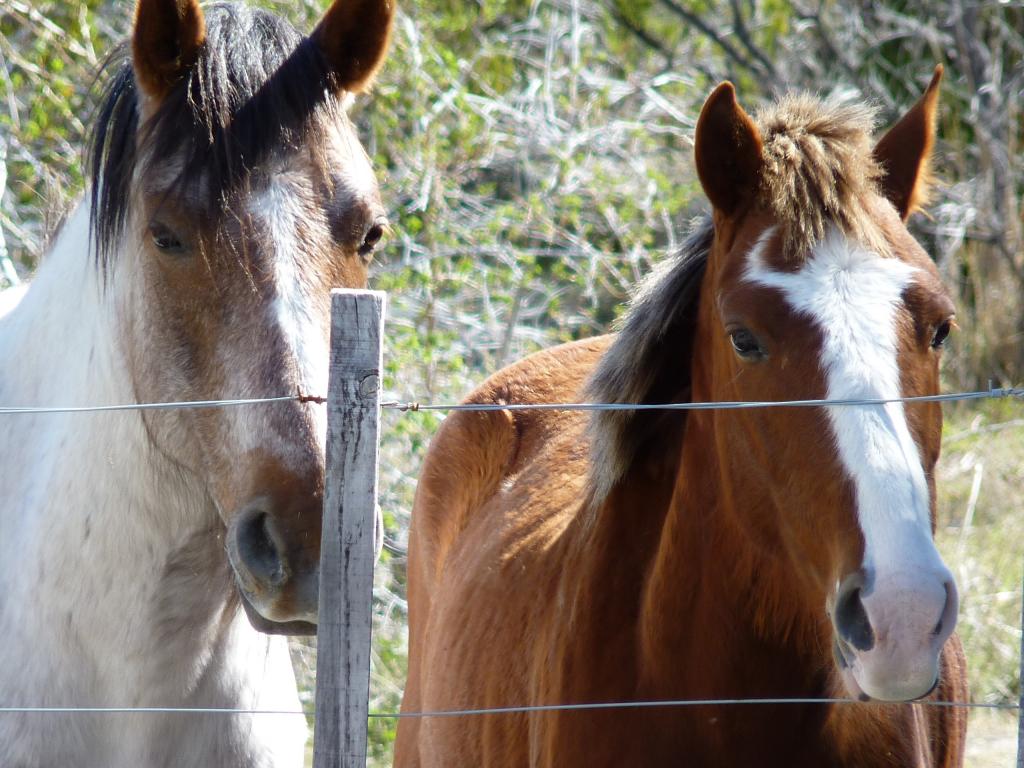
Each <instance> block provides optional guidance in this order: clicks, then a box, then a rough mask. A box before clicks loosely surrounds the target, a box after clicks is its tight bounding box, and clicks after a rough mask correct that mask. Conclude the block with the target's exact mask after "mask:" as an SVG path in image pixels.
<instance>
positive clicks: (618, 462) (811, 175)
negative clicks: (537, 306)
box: [587, 94, 887, 501]
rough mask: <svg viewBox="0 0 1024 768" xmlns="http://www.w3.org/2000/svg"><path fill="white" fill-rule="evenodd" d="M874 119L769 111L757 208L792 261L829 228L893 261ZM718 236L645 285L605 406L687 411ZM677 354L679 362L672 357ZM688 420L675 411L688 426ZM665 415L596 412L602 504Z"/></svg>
mask: <svg viewBox="0 0 1024 768" xmlns="http://www.w3.org/2000/svg"><path fill="white" fill-rule="evenodd" d="M874 120H875V110H873V109H872V108H870V107H867V106H864V105H856V104H842V103H835V102H829V101H822V100H821V99H817V98H815V97H813V96H810V95H808V94H798V95H791V96H787V97H785V98H783V99H781V100H780V101H779V102H778V103H775V104H771V105H769V106H766V107H764V108H763V109H761V110H760V111H759V112H758V113H757V116H756V118H755V121H754V122H755V124H756V125H757V128H758V130H759V131H760V134H761V139H762V142H763V146H762V158H763V166H762V170H761V185H760V189H759V190H758V197H757V200H756V202H755V204H757V205H759V206H761V207H763V208H765V209H766V210H769V211H771V212H772V214H773V215H774V216H775V218H776V219H777V220H778V222H779V226H780V229H781V231H782V233H783V243H784V245H783V247H784V249H785V252H786V254H787V258H789V259H797V258H800V257H801V256H802V255H803V254H806V253H808V252H809V251H810V250H811V248H813V246H814V245H815V243H817V242H818V241H819V240H820V239H822V238H823V237H824V236H825V232H826V229H827V227H828V226H829V224H830V223H831V224H835V225H836V226H838V227H839V228H840V229H841V230H842V231H843V232H844V234H846V235H848V236H849V237H851V238H853V239H855V240H858V241H860V242H862V243H864V244H865V245H868V246H869V247H871V248H872V249H873V250H875V251H876V252H879V253H885V252H886V250H887V247H886V245H885V242H884V239H883V238H882V236H881V234H880V233H879V232H878V230H877V228H876V226H875V225H874V224H873V223H872V220H871V218H870V215H869V213H868V210H867V207H866V205H865V203H866V201H867V200H868V199H870V198H871V197H872V196H874V195H877V194H878V193H879V187H878V185H879V181H880V178H881V176H882V169H881V167H880V165H879V163H878V161H877V160H876V159H875V157H874V155H873V154H872V140H871V134H872V132H873V130H874ZM713 234H714V231H713V228H712V222H711V217H710V216H704V217H702V218H700V219H698V220H697V221H696V222H695V223H694V225H693V230H692V233H691V235H690V237H689V238H688V239H687V241H686V242H685V243H684V244H683V247H682V248H681V249H680V251H679V253H678V254H676V255H675V256H673V257H671V258H669V259H667V260H666V261H664V262H662V263H661V264H659V265H658V266H657V267H656V268H655V269H654V271H653V272H652V273H651V274H650V275H648V277H647V278H646V279H645V280H644V281H643V282H642V283H641V284H640V286H639V287H638V289H637V292H636V294H635V296H634V298H633V300H632V302H631V303H630V308H629V310H628V312H627V313H626V315H625V317H624V319H623V321H622V323H621V327H620V330H619V333H618V336H617V338H616V340H615V343H614V344H613V345H612V347H611V348H610V349H609V350H608V353H607V354H606V355H605V356H604V358H603V359H602V360H601V362H600V364H599V365H598V367H597V369H596V370H595V371H594V375H593V377H592V378H591V380H590V382H589V384H588V386H587V396H588V398H589V399H590V400H592V401H594V402H601V403H656V402H680V401H682V402H685V401H686V400H688V399H689V391H688V384H687V383H688V381H689V368H688V366H689V359H690V355H691V352H692V341H693V339H692V335H693V318H694V316H695V313H696V309H697V307H696V304H697V299H698V293H699V290H698V289H699V283H700V278H701V277H702V275H703V274H704V264H705V262H706V259H707V255H708V251H709V250H710V248H711V241H712V237H713ZM667 348H671V349H672V350H673V352H672V354H666V353H665V350H666V349H667ZM684 413H685V412H674V414H675V417H676V419H677V420H678V421H679V422H682V421H683V419H684ZM665 417H666V412H664V411H662V412H657V411H654V412H652V411H595V412H594V415H593V417H592V420H591V424H590V430H589V431H590V439H591V467H590V490H591V492H592V493H593V498H594V499H595V500H596V501H601V500H602V499H604V498H605V496H607V494H608V492H609V491H610V490H611V489H612V488H613V487H614V486H615V484H616V483H617V482H618V481H619V480H621V479H622V478H623V476H624V475H625V474H626V472H627V471H628V469H629V467H630V466H631V465H632V464H633V462H634V461H635V460H636V459H637V458H638V456H639V455H640V454H641V453H642V451H643V449H644V447H645V445H646V443H647V441H648V437H649V435H650V434H651V433H652V431H653V427H654V425H656V424H658V423H660V422H661V421H662V420H664V419H665Z"/></svg>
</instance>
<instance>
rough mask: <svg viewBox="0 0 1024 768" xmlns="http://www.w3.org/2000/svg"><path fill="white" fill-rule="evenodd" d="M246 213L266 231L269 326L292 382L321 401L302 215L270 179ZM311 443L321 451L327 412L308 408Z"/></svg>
mask: <svg viewBox="0 0 1024 768" xmlns="http://www.w3.org/2000/svg"><path fill="white" fill-rule="evenodd" d="M251 210H252V213H253V216H255V218H256V219H257V220H258V221H260V222H261V223H262V224H263V226H264V227H265V230H266V240H265V241H264V242H263V243H262V247H263V249H264V252H265V253H266V254H267V256H268V258H270V259H271V261H272V263H273V274H274V293H275V298H274V301H273V302H272V303H271V304H270V306H269V309H268V311H269V312H270V315H271V316H270V318H269V320H270V322H271V323H272V324H273V325H275V326H276V327H277V328H278V329H279V331H280V333H281V336H282V337H283V339H284V343H285V345H286V347H287V348H288V350H289V351H290V353H291V355H292V356H293V358H294V361H295V367H296V374H297V376H298V381H297V382H296V384H297V386H298V388H299V390H300V391H301V392H302V393H303V394H305V395H319V396H326V394H327V368H328V357H329V348H328V342H327V339H326V337H325V334H324V330H323V325H322V323H321V319H320V318H319V317H317V316H316V314H315V310H316V308H317V307H318V305H319V303H320V302H319V301H318V300H317V299H316V297H315V296H313V293H312V292H313V290H315V287H314V286H313V285H311V284H310V283H309V282H308V281H307V280H306V279H304V277H303V273H302V268H301V265H300V262H301V260H302V259H303V257H304V255H305V253H304V249H303V243H302V242H301V240H300V237H299V224H300V222H301V220H302V217H303V216H304V215H306V213H305V210H304V208H303V206H302V204H301V201H300V200H299V197H298V195H297V193H296V192H295V191H294V190H292V189H289V186H288V183H287V181H285V180H283V179H282V178H281V177H274V178H272V179H271V181H270V184H269V185H268V186H267V188H266V189H265V190H264V191H263V193H262V194H260V195H259V196H258V197H257V198H256V199H255V200H254V202H253V204H252V208H251ZM311 409H312V411H311V412H312V415H313V419H314V420H315V424H316V432H317V440H318V443H319V445H320V447H321V449H323V447H324V446H325V445H326V442H327V412H326V409H324V408H319V407H313V406H311Z"/></svg>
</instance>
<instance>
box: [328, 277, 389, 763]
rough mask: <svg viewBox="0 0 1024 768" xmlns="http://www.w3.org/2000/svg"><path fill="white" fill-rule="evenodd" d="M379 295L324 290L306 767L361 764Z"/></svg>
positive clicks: (381, 304) (370, 576)
mask: <svg viewBox="0 0 1024 768" xmlns="http://www.w3.org/2000/svg"><path fill="white" fill-rule="evenodd" d="M386 303H387V302H386V297H385V295H384V294H383V293H381V292H380V291H350V290H340V289H339V290H335V291H333V292H332V294H331V368H330V383H329V385H328V390H327V477H326V487H325V489H324V521H323V537H322V539H321V545H320V546H321V549H320V618H319V629H318V631H317V661H316V730H315V731H314V734H313V738H314V749H313V765H314V768H365V766H366V724H367V716H368V714H369V703H370V622H371V613H372V601H373V566H374V560H375V555H374V521H375V517H376V510H377V457H378V453H379V445H380V437H379V420H380V376H381V365H382V362H383V340H384V335H383V325H384V308H385V305H386Z"/></svg>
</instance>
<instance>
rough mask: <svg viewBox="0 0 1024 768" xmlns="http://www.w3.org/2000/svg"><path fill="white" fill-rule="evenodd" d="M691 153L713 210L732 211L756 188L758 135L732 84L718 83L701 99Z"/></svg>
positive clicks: (759, 141) (759, 161)
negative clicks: (738, 100)
mask: <svg viewBox="0 0 1024 768" xmlns="http://www.w3.org/2000/svg"><path fill="white" fill-rule="evenodd" d="M694 155H695V159H696V163H697V176H698V177H699V178H700V183H701V186H702V187H704V193H705V194H706V195H707V196H708V199H709V200H710V201H711V204H712V205H713V206H714V207H715V209H716V210H719V211H722V213H725V214H731V213H733V212H735V211H736V209H737V208H738V207H739V206H740V204H741V203H743V202H745V201H746V200H747V199H749V196H750V195H752V194H753V193H754V191H755V189H756V188H757V183H758V177H759V175H760V172H761V164H762V156H761V134H760V132H758V130H757V126H756V125H754V121H753V120H751V119H750V116H749V115H747V113H746V112H744V111H743V108H742V107H741V106H740V105H739V103H737V101H736V90H735V89H734V88H733V86H732V83H729V82H725V83H722V84H721V85H719V86H718V87H717V88H715V90H714V91H713V92H712V94H711V95H710V96H708V100H707V101H705V102H704V107H703V109H701V111H700V117H699V118H698V119H697V136H696V140H695V147H694Z"/></svg>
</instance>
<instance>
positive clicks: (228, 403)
mask: <svg viewBox="0 0 1024 768" xmlns="http://www.w3.org/2000/svg"><path fill="white" fill-rule="evenodd" d="M291 401H300V402H306V401H313V402H320V401H321V398H318V397H317V398H311V397H308V396H306V395H282V396H281V397H249V398H243V399H240V400H187V401H182V402H177V403H124V404H121V405H57V406H52V407H51V406H44V407H36V406H4V407H0V416H2V415H13V414H26V413H99V412H101V411H158V410H165V409H173V408H228V407H232V406H236V405H256V404H259V403H287V402H291Z"/></svg>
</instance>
